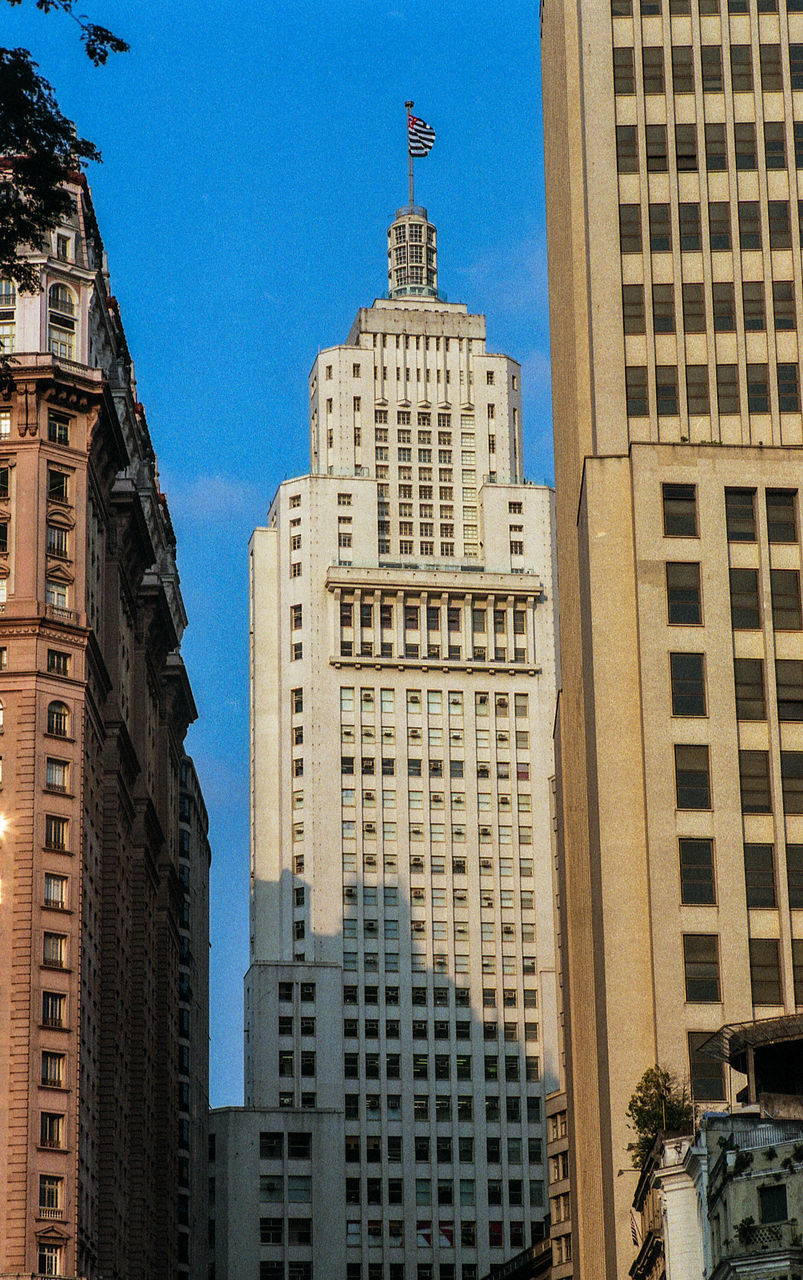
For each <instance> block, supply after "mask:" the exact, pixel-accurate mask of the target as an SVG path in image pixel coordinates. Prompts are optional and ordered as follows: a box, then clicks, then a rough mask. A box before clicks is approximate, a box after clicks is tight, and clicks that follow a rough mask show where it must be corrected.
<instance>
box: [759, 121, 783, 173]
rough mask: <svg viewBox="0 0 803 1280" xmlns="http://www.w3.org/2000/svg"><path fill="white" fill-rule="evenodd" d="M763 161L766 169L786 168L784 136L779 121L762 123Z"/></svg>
mask: <svg viewBox="0 0 803 1280" xmlns="http://www.w3.org/2000/svg"><path fill="white" fill-rule="evenodd" d="M764 159H765V163H766V166H767V168H768V169H785V168H786V134H785V131H784V126H783V124H782V122H781V121H779V120H778V121H776V120H765V121H764Z"/></svg>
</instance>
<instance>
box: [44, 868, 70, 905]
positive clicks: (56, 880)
mask: <svg viewBox="0 0 803 1280" xmlns="http://www.w3.org/2000/svg"><path fill="white" fill-rule="evenodd" d="M44 904H45V906H46V907H51V908H53V909H54V910H57V911H63V910H64V909H65V907H66V906H67V877H66V876H59V875H55V874H54V873H53V872H52V871H46V872H45V897H44Z"/></svg>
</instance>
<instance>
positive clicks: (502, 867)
mask: <svg viewBox="0 0 803 1280" xmlns="http://www.w3.org/2000/svg"><path fill="white" fill-rule="evenodd" d="M453 838H454V839H455V840H457V841H458V842H460V841H462V838H463V835H462V830H461V828H457V829H456V834H455V835H454V836H453ZM421 839H422V841H423V835H422V837H421ZM484 843H486V844H493V837H492V835H489V836H488V839H487V840H485V841H484ZM428 856H429V871H430V873H431V874H432V875H433V876H442V875H445V874H446V854H445V852H444V853H439V852H437V851H435V850H430V851H429V855H428ZM451 865H452V875H455V876H464V875H467V873H468V864H467V860H466V858H464V857H459V856H457V857H453V858H452V864H451ZM409 866H410V875H411V876H422V875H425V874H426V871H427V864H426V862H425V859H424V854H423V853H420V854H411V855H410V863H409ZM518 866H519V875H520V876H521V877H522V878H524V879H532V874H533V860H532V858H519V862H518ZM383 867H384V872H385V875H386V876H387V875H395V873H396V872H397V871H398V869H399V866H398V858H397V855H396V851H395V850H393V849H385V850H384V853H383ZM293 869H294V871H295V872H296V874H297V875H303V872H304V857H303V854H300V855H297V856H296V857H295V858H294V859H293ZM513 869H514V868H513V858H506V857H500V858H489V857H481V858H480V859H479V872H480V875H481V876H493V875H494V874H495V872H496V871H497V870H498V872H499V875H500V876H503V877H506V876H512V875H513ZM362 870H363V873H367V874H369V875H376V874H377V855H376V853H375V852H373V851H372V850H366V851H365V852H364V853H363V858H362ZM343 871H344V873H346V874H347V875H348V874H352V873H356V871H357V853H356V851H354V852H351V851H345V852H344V853H343ZM466 960H467V957H466ZM366 963H367V961H366ZM415 963H416V957H415V956H413V966H414V967H415ZM396 964H398V957H396Z"/></svg>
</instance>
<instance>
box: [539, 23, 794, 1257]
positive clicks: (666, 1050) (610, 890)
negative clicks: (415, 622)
mask: <svg viewBox="0 0 803 1280" xmlns="http://www.w3.org/2000/svg"><path fill="white" fill-rule="evenodd" d="M801 10H803V6H801V4H800V3H799V0H641V2H640V3H639V0H610V3H608V2H607V0H606V2H605V3H603V2H602V0H543V3H542V5H541V23H542V60H543V83H544V122H545V138H546V180H547V221H548V249H549V271H550V316H551V332H552V359H553V387H554V417H555V455H556V488H557V544H558V569H559V579H560V594H561V626H560V642H561V666H562V691H561V694H560V700H559V714H558V720H557V738H556V743H557V748H556V754H557V764H558V770H557V772H558V779H559V784H560V803H559V806H558V814H559V833H558V835H559V852H560V857H559V864H560V875H561V885H560V894H561V899H562V910H563V912H564V920H565V926H564V927H562V931H561V968H562V983H563V1008H564V1012H565V1020H566V1052H567V1092H568V1134H569V1146H570V1161H569V1173H570V1179H571V1184H572V1192H573V1197H574V1201H573V1205H572V1214H573V1222H574V1226H575V1232H574V1234H575V1240H574V1261H575V1271H576V1273H577V1274H578V1275H579V1276H580V1277H582V1278H583V1280H592V1278H593V1280H599V1278H600V1277H603V1276H605V1277H609V1278H610V1280H613V1277H622V1276H624V1275H626V1274H627V1272H628V1268H629V1266H630V1263H631V1261H632V1259H633V1256H634V1252H635V1250H634V1247H633V1243H632V1239H631V1225H630V1219H629V1206H630V1200H631V1198H632V1195H633V1191H634V1179H635V1176H636V1175H635V1174H634V1173H632V1172H630V1171H629V1164H630V1155H629V1152H628V1149H627V1148H628V1141H629V1140H630V1139H631V1138H632V1136H633V1135H632V1133H631V1132H630V1131H629V1130H628V1128H627V1126H626V1115H625V1112H626V1108H627V1105H628V1101H629V1098H630V1097H631V1095H632V1094H633V1091H634V1088H635V1086H636V1084H637V1082H638V1080H639V1078H640V1076H641V1075H642V1073H643V1071H644V1070H645V1068H647V1067H649V1066H650V1065H652V1064H654V1063H656V1062H657V1063H659V1064H660V1065H661V1066H662V1067H665V1068H669V1069H671V1070H673V1071H675V1072H676V1073H677V1074H678V1075H679V1076H680V1077H687V1078H690V1080H691V1086H692V1090H693V1093H694V1098H695V1101H696V1102H697V1103H698V1104H705V1105H706V1106H710V1105H712V1104H715V1103H716V1102H717V1101H721V1100H724V1099H726V1098H728V1097H729V1096H732V1093H733V1090H735V1089H739V1088H740V1087H741V1086H742V1085H743V1083H744V1080H743V1078H742V1077H740V1076H739V1075H738V1074H736V1073H734V1074H733V1075H732V1074H731V1069H730V1068H726V1067H725V1066H724V1065H723V1064H722V1063H721V1062H718V1061H717V1060H714V1059H711V1058H710V1057H708V1056H706V1055H705V1054H703V1053H701V1051H700V1046H701V1044H702V1042H703V1041H704V1040H705V1038H706V1037H707V1036H708V1035H709V1034H710V1033H711V1032H713V1031H714V1030H716V1029H717V1028H718V1027H719V1026H720V1025H721V1024H722V1023H726V1022H738V1021H744V1020H747V1019H751V1018H752V1017H754V1016H755V1017H756V1018H762V1017H765V1016H769V1015H777V1014H779V1013H781V1012H783V1011H784V1010H786V1011H792V1010H794V1009H795V1007H796V1006H797V1005H799V1004H800V1002H801V1001H802V1000H803V982H802V981H801V977H802V976H803V632H801V605H800V568H801V563H800V562H801V543H800V536H801V531H800V517H801V512H800V484H801V476H802V475H803V466H802V465H801V464H803V451H801V442H803V419H802V418H801V406H800V355H801V352H800V344H799V336H798V333H799V326H800V321H801V305H802V304H803V292H802V291H803V280H801V254H800V225H801V223H800V219H801V209H803V204H801V202H800V198H799V197H800V196H801V195H803V192H801V191H800V190H799V181H800V178H799V175H800V171H801V166H802V165H803V132H802V131H803V11H801Z"/></svg>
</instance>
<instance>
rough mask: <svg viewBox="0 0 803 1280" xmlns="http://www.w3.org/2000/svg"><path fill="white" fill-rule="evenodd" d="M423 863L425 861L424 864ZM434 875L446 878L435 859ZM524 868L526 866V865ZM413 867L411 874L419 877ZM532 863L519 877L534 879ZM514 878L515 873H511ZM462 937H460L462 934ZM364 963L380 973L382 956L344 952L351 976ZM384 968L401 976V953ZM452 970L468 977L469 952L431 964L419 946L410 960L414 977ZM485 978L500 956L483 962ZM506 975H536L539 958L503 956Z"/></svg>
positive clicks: (389, 956) (439, 955)
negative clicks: (399, 973) (519, 973)
mask: <svg viewBox="0 0 803 1280" xmlns="http://www.w3.org/2000/svg"><path fill="white" fill-rule="evenodd" d="M422 861H423V860H422ZM432 862H433V867H432V874H433V875H437V874H439V873H440V874H443V872H444V871H445V867H440V868H436V867H435V865H434V864H435V859H434V858H433V860H432ZM522 867H523V864H522ZM368 869H369V870H370V868H368ZM415 870H416V869H414V868H412V867H411V873H413V874H414V873H415ZM419 870H420V873H421V874H423V873H424V868H423V866H422V867H421V868H420V869H419ZM532 873H533V872H532V862H529V863H528V864H527V867H526V869H520V872H519V874H520V875H522V876H532ZM511 874H512V870H511ZM458 936H460V935H459V934H458ZM462 941H463V943H465V942H467V941H468V930H467V929H466V933H465V935H463V937H462ZM360 959H361V960H362V967H363V969H364V970H365V971H366V972H371V973H376V972H377V971H378V969H379V955H378V953H377V952H376V951H365V952H364V953H363V954H362V956H360V955H359V954H358V952H356V951H344V952H343V969H344V971H345V972H347V973H356V971H357V969H358V967H359V961H360ZM383 962H384V968H385V972H386V973H398V972H399V953H398V951H388V952H385V955H384V959H383ZM450 964H451V967H452V969H453V971H454V973H455V974H458V975H460V976H463V975H466V974H468V973H469V972H470V970H471V957H470V956H469V954H468V952H467V951H456V952H455V954H454V956H452V957H451V960H450V957H449V956H448V955H447V954H446V953H445V952H442V951H435V952H434V953H433V956H432V960H431V962H430V961H429V960H428V958H427V955H426V951H425V950H424V949H423V948H421V947H420V946H419V948H416V949H415V950H414V951H413V953H412V955H411V957H410V968H411V969H412V970H413V972H414V973H423V972H426V971H427V970H428V969H430V968H432V970H433V971H434V972H435V973H445V972H446V971H447V970H448V969H449V967H450ZM481 964H482V973H483V977H489V976H492V975H494V974H495V973H496V969H497V964H496V956H495V955H492V954H489V955H483V956H482V958H481ZM501 969H502V973H503V974H505V975H512V974H516V973H518V972H519V970H521V972H522V973H523V974H525V975H529V974H535V956H523V957H521V959H520V960H519V958H518V957H517V956H515V955H503V956H502V965H501Z"/></svg>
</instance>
